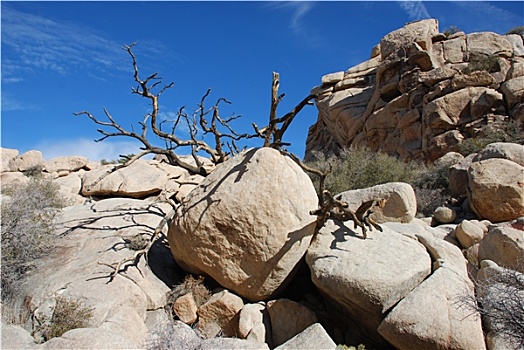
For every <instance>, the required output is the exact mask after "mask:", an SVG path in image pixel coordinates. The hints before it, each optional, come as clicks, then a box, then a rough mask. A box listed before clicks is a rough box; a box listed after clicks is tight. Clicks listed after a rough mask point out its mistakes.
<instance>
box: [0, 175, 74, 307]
mask: <svg viewBox="0 0 524 350" xmlns="http://www.w3.org/2000/svg"><path fill="white" fill-rule="evenodd" d="M58 189H59V187H58V185H57V184H55V183H53V182H52V181H51V180H46V179H42V178H38V177H35V178H31V179H30V180H29V182H28V183H27V184H25V185H20V186H17V187H9V188H6V189H4V194H8V195H9V196H10V199H7V200H6V201H5V202H3V203H2V214H1V217H2V222H1V228H2V232H1V234H2V237H1V239H2V272H1V274H2V300H3V301H4V302H6V301H10V300H13V299H14V298H15V297H17V296H19V295H18V294H19V282H20V280H21V278H22V277H23V276H24V274H25V273H27V272H28V271H29V270H31V269H32V268H33V267H34V261H35V259H38V258H40V257H42V256H43V255H44V254H46V253H48V252H49V248H50V247H51V245H52V244H51V243H52V242H51V235H52V233H53V219H54V217H55V215H56V213H57V212H58V210H59V209H60V208H62V207H63V206H64V205H65V203H64V201H63V200H62V199H61V198H60V197H59V196H58Z"/></svg>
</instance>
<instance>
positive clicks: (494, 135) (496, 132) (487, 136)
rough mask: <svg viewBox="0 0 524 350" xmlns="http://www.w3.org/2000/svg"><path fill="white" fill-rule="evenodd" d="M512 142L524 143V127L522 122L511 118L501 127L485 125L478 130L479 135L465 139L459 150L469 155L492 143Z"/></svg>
mask: <svg viewBox="0 0 524 350" xmlns="http://www.w3.org/2000/svg"><path fill="white" fill-rule="evenodd" d="M495 142H512V143H518V144H524V128H523V125H522V123H521V122H519V121H516V120H510V121H508V122H504V123H503V124H502V125H501V126H500V127H492V126H489V125H487V126H485V127H483V128H482V129H480V131H479V132H478V134H477V136H475V137H470V138H467V139H465V140H464V141H463V142H462V143H461V144H460V145H459V152H460V153H461V154H462V155H464V156H467V155H469V154H472V153H477V152H480V151H481V150H483V149H484V148H485V147H486V146H487V145H489V144H490V143H495Z"/></svg>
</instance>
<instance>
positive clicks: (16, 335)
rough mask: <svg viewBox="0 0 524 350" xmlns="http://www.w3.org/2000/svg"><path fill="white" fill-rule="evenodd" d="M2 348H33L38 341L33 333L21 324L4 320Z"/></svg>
mask: <svg viewBox="0 0 524 350" xmlns="http://www.w3.org/2000/svg"><path fill="white" fill-rule="evenodd" d="M0 345H1V347H2V349H31V348H34V347H35V345H36V343H35V339H34V338H33V337H32V336H31V334H30V333H29V332H28V331H26V330H25V329H23V328H22V327H20V326H17V325H13V324H5V323H4V322H2V342H1V343H0Z"/></svg>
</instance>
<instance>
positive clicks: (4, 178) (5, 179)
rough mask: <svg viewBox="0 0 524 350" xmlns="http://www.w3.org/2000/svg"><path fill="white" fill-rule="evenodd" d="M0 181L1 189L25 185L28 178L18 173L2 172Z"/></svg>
mask: <svg viewBox="0 0 524 350" xmlns="http://www.w3.org/2000/svg"><path fill="white" fill-rule="evenodd" d="M0 180H1V183H2V189H5V188H8V187H12V186H14V187H16V186H20V185H25V184H26V183H28V182H29V178H28V177H27V176H25V175H24V174H22V173H21V172H19V171H10V172H3V173H2V174H0Z"/></svg>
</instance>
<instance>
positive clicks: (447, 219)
mask: <svg viewBox="0 0 524 350" xmlns="http://www.w3.org/2000/svg"><path fill="white" fill-rule="evenodd" d="M433 218H435V220H437V222H439V223H441V224H449V223H451V222H454V221H455V219H456V218H457V213H456V211H455V210H453V208H450V207H438V208H437V209H435V211H434V212H433Z"/></svg>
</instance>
